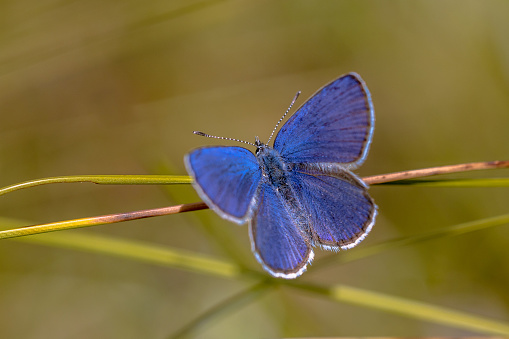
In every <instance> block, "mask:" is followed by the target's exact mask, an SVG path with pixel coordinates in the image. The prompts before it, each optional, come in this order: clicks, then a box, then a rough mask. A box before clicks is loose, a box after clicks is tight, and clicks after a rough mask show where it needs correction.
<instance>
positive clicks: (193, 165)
mask: <svg viewBox="0 0 509 339" xmlns="http://www.w3.org/2000/svg"><path fill="white" fill-rule="evenodd" d="M185 163H186V167H187V170H188V172H189V173H190V174H191V176H192V177H193V178H194V180H195V188H196V190H197V192H198V194H199V195H200V197H201V198H202V199H203V200H204V201H205V202H206V203H207V205H208V206H209V207H211V208H213V209H214V210H215V211H216V212H218V213H219V214H220V215H221V216H222V217H224V218H226V219H229V220H232V221H235V222H237V223H244V222H246V221H247V220H248V219H249V218H250V214H251V209H252V208H253V204H254V198H255V193H256V191H257V188H258V185H259V184H260V179H261V169H260V166H259V165H258V162H257V160H256V158H255V156H254V155H253V153H251V152H250V151H249V150H247V149H245V148H242V147H224V146H219V147H202V148H198V149H196V150H194V151H192V152H191V153H189V154H188V155H187V156H186V158H185Z"/></svg>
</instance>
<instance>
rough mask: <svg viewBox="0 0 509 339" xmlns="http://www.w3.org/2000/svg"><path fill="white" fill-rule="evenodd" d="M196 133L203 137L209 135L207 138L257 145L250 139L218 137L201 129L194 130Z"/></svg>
mask: <svg viewBox="0 0 509 339" xmlns="http://www.w3.org/2000/svg"><path fill="white" fill-rule="evenodd" d="M193 133H194V134H196V135H201V136H202V137H207V138H214V139H222V140H231V141H237V142H242V143H244V144H248V145H251V146H255V147H257V146H256V145H255V144H253V143H251V142H248V141H244V140H239V139H234V138H226V137H216V136H215V135H210V134H207V133H203V132H200V131H193Z"/></svg>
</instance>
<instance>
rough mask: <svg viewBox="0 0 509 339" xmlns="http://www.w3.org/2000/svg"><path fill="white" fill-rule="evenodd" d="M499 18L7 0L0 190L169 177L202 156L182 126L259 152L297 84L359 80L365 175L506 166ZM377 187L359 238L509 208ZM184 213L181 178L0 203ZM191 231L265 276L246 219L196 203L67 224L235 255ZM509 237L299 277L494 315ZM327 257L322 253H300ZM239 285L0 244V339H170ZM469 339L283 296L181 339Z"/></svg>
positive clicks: (489, 12) (493, 196)
mask: <svg viewBox="0 0 509 339" xmlns="http://www.w3.org/2000/svg"><path fill="white" fill-rule="evenodd" d="M508 18H509V2H507V1H504V0H498V1H497V0H484V1H465V0H456V1H454V0H448V1H441V0H440V1H439V0H436V1H434V0H424V1H403V0H401V1H388V0H386V1H384V0H377V1H355V0H351V1H346V0H344V1H295V0H293V1H288V0H286V1H243V0H240V1H219V0H216V1H161V0H152V1H143V2H141V1H132V0H122V1H84V0H75V1H72V0H71V1H56V0H37V1H34V0H21V1H12V0H8V1H2V2H1V3H0V186H6V185H10V184H14V183H18V182H22V181H25V180H29V179H36V178H42V177H50V176H59V175H76V174H185V169H184V166H183V162H182V158H183V156H184V154H186V153H187V152H188V151H189V150H191V149H193V148H195V147H198V146H200V145H205V144H217V143H216V142H215V140H211V139H205V138H201V137H198V136H195V135H193V134H192V131H193V130H202V131H204V132H207V133H211V134H215V135H221V136H228V137H234V138H240V139H244V140H247V141H253V140H254V137H255V136H256V135H258V136H260V138H261V139H262V140H266V139H267V138H268V135H269V134H270V132H271V130H272V128H273V127H274V124H275V123H276V122H277V120H278V119H279V117H280V116H281V114H282V113H283V112H284V111H285V110H286V108H287V106H288V104H289V103H290V101H291V99H292V98H293V96H294V94H295V92H296V91H298V90H301V91H302V93H303V95H302V96H301V98H300V99H299V103H302V102H303V101H304V100H305V98H307V97H308V96H309V95H311V94H312V93H313V92H314V91H315V90H316V89H318V88H319V87H320V86H322V85H324V84H325V83H327V82H328V81H330V80H332V79H333V78H336V77H337V76H339V75H340V74H343V73H347V72H350V71H355V72H358V73H359V74H360V75H361V76H362V77H363V78H364V80H365V81H366V83H367V85H368V87H369V89H370V90H371V93H372V96H373V100H374V104H375V110H376V119H377V120H376V128H375V135H374V141H373V144H372V148H371V151H370V155H369V157H368V159H367V161H366V163H365V165H364V166H363V167H362V168H361V169H360V170H359V171H358V172H357V173H358V174H359V175H361V176H366V175H374V174H381V173H387V172H392V171H400V170H408V169H417V168H423V167H428V166H438V165H447V164H455V163H464V162H474V161H486V160H497V159H498V160H502V159H508V158H509V154H508V153H509V152H508V145H509V133H508V127H509V20H508ZM508 174H509V172H507V171H498V172H489V173H486V172H483V173H468V174H464V175H456V176H454V177H482V176H504V175H505V176H507V175H508ZM371 194H372V195H373V197H374V198H375V200H376V202H377V204H378V205H379V208H380V214H379V218H378V221H377V224H376V226H375V227H374V229H373V231H372V233H371V234H370V236H369V237H368V238H367V239H366V240H365V241H364V242H363V243H362V244H361V245H359V246H368V245H370V244H375V243H379V242H382V241H385V240H388V239H393V238H397V237H402V236H408V235H413V234H419V233H422V232H425V231H429V230H433V229H440V228H443V227H447V226H450V225H454V224H458V223H462V222H467V221H471V220H477V219H481V218H487V217H492V216H497V215H501V214H505V213H507V212H508V211H509V191H508V190H507V188H429V187H428V188H426V187H407V186H376V187H372V188H371ZM194 201H198V197H197V196H196V195H195V194H194V192H193V189H192V188H191V186H188V185H182V186H178V187H177V186H175V187H160V186H97V185H92V184H81V185H79V184H70V185H63V184H62V185H50V186H43V187H37V188H33V189H29V190H25V191H19V192H15V193H12V194H9V195H6V196H2V197H0V215H1V216H2V217H8V218H14V219H20V220H26V221H27V222H28V223H42V222H51V221H59V220H66V219H73V218H80V217H88V216H96V215H101V214H108V213H115V212H127V211H132V210H139V209H145V208H155V207H161V206H167V205H171V204H173V203H185V202H194ZM203 220H208V221H207V222H206V223H205V224H204V221H203ZM206 230H213V231H214V232H219V233H222V234H224V235H225V236H227V237H228V238H229V239H231V241H232V242H233V243H234V247H236V248H238V256H239V257H243V258H246V261H247V262H248V263H250V266H251V267H252V268H254V269H260V267H259V265H258V263H257V262H256V260H255V259H254V257H253V256H252V255H251V254H250V245H249V238H248V233H247V227H238V226H236V225H234V224H231V223H229V222H227V221H223V220H221V219H220V218H219V217H217V216H215V215H214V214H213V212H211V211H200V212H194V213H191V214H187V215H178V216H168V217H160V218H153V219H150V220H149V219H147V220H142V221H136V222H128V223H121V224H116V225H113V226H111V225H110V226H99V227H95V228H93V229H87V230H84V231H81V232H90V233H91V234H106V235H109V236H115V237H119V238H121V239H133V240H136V241H143V242H146V243H153V244H157V245H161V246H168V247H173V248H179V249H185V250H189V251H193V252H196V253H200V254H204V255H208V256H210V257H213V258H221V259H224V260H231V259H232V258H231V257H229V256H228V255H227V254H226V253H225V251H223V249H222V248H221V246H218V245H217V243H215V242H214V241H213V240H212V239H211V238H210V236H209V232H207V231H206ZM69 232H75V231H69ZM508 243H509V227H508V226H502V227H498V228H493V229H488V230H484V231H480V232H475V233H471V234H466V235H462V236H458V237H454V238H447V239H443V240H436V241H432V242H428V243H423V244H420V245H417V246H412V247H406V248H401V249H395V250H393V251H388V252H385V253H383V254H380V255H378V256H375V257H370V258H368V259H365V260H359V261H355V262H352V263H349V264H345V265H330V266H327V268H326V269H322V270H316V272H313V267H311V268H310V270H309V271H308V272H307V273H306V274H304V276H303V277H302V278H301V279H302V281H309V282H314V283H319V284H323V285H331V284H346V285H349V286H356V287H359V288H363V289H368V290H373V291H377V292H383V293H388V294H392V295H398V296H402V297H406V298H411V299H415V300H419V301H424V302H427V303H432V304H436V305H440V306H445V307H450V308H453V309H457V310H461V311H465V312H470V313H472V314H476V315H481V316H485V317H490V318H493V319H498V320H501V321H508V320H509V288H507V286H509V252H508V251H507V249H508ZM356 249H357V248H356ZM356 249H352V251H355V250H356ZM325 255H326V253H323V252H322V251H319V250H317V259H316V261H317V262H318V261H319V260H320V258H323V257H324V256H325ZM248 285H249V283H248V282H246V281H230V280H226V279H221V278H217V277H211V276H207V275H202V274H198V273H190V272H185V271H179V270H177V269H169V268H162V267H157V266H152V265H148V264H143V263H138V262H133V261H130V260H126V259H120V258H112V257H108V256H104V255H98V254H93V253H86V252H79V251H72V250H66V249H62V248H54V247H44V246H38V245H34V244H28V243H22V242H18V241H14V240H9V241H2V242H1V243H0V305H1V307H0V336H1V337H2V338H69V337H73V338H90V337H94V338H164V337H167V336H169V335H171V334H172V333H174V332H175V331H177V330H178V329H180V328H181V327H182V326H184V325H185V324H187V323H188V322H190V321H192V320H193V319H195V318H196V317H197V316H198V315H200V314H202V313H203V312H205V311H206V310H208V309H210V308H211V307H213V306H214V305H216V304H217V303H218V302H220V301H222V300H224V299H226V298H227V297H228V296H231V295H233V294H234V293H237V292H238V291H241V290H242V289H244V288H246V286H248ZM463 334H474V333H472V332H467V331H463V330H459V329H455V328H450V327H446V326H439V325H435V324H430V323H426V322H422V321H417V320H413V319H409V318H406V317H404V316H398V315H393V314H386V313H383V312H380V311H375V310H371V309H366V308H361V307H357V306H351V305H343V304H338V303H334V302H331V301H329V300H326V299H320V298H316V297H315V296H313V295H307V294H301V293H298V292H296V291H294V290H288V289H285V288H280V289H278V290H277V291H274V292H271V293H269V294H266V295H264V296H262V297H260V298H259V299H257V300H256V301H254V302H252V303H250V304H249V305H246V306H244V307H240V308H238V309H235V311H234V312H232V313H230V314H227V315H225V316H222V317H219V318H217V319H216V320H215V321H213V322H212V323H211V324H209V325H208V326H207V327H204V328H200V331H198V332H197V333H195V334H194V336H195V337H196V338H226V337H232V338H233V337H236V338H259V337H264V338H268V337H283V336H336V335H337V336H354V335H362V336H383V335H398V336H424V335H463Z"/></svg>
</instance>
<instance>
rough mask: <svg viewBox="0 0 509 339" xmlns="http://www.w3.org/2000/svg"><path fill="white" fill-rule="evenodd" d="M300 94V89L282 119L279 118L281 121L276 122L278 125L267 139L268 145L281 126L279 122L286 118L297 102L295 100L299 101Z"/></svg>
mask: <svg viewBox="0 0 509 339" xmlns="http://www.w3.org/2000/svg"><path fill="white" fill-rule="evenodd" d="M299 95H300V91H298V92H297V94H295V96H294V97H293V100H292V103H291V104H290V107H288V109H287V110H286V112H285V114H283V116H282V117H281V119H279V121H278V122H277V124H276V127H274V129H273V130H272V133H271V134H270V137H269V140H267V145H268V144H269V142H270V139H272V137H273V136H274V133H276V130H277V128H278V126H279V124H280V123H281V121H283V119H284V118H285V116H286V115H287V114H288V112H290V110H291V109H292V106H293V104H294V103H295V101H297V98H298V97H299Z"/></svg>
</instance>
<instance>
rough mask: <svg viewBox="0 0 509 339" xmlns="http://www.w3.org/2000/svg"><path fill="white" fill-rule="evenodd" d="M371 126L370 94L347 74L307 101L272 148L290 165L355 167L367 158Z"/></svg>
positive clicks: (286, 125) (284, 128) (280, 133)
mask: <svg viewBox="0 0 509 339" xmlns="http://www.w3.org/2000/svg"><path fill="white" fill-rule="evenodd" d="M373 127H374V112H373V105H372V103H371V97H370V94H369V91H368V89H367V87H366V86H365V85H364V82H363V81H362V79H361V78H360V77H359V76H358V75H357V74H355V73H350V74H347V75H344V76H342V77H340V78H338V79H336V80H334V81H332V82H331V83H329V84H328V85H325V86H324V87H323V88H322V89H320V90H319V91H318V92H316V93H315V94H314V95H313V96H312V97H311V98H310V99H309V100H308V101H306V102H305V103H304V104H303V105H302V106H301V107H300V108H299V109H298V110H297V112H295V114H293V116H292V117H291V118H290V119H288V121H287V122H286V123H285V124H284V126H283V127H282V128H281V130H280V131H279V133H278V135H277V136H276V139H275V141H274V149H276V150H277V151H279V153H280V154H281V156H282V157H283V158H284V159H285V160H286V161H287V162H290V163H319V164H321V165H324V164H328V165H330V166H332V167H334V166H336V165H337V164H338V163H340V164H341V166H342V167H347V168H355V167H357V166H359V165H360V164H361V163H362V162H363V161H364V159H365V157H366V155H367V152H368V148H369V143H370V141H371V136H372V134H373Z"/></svg>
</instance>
